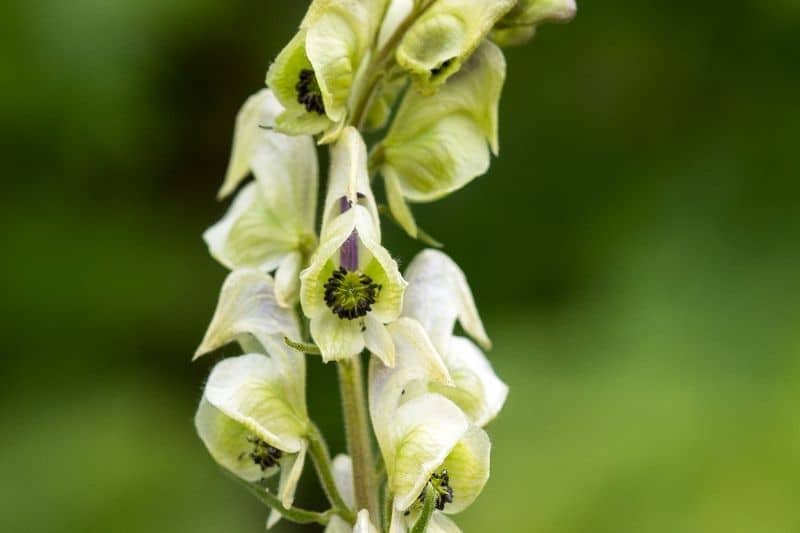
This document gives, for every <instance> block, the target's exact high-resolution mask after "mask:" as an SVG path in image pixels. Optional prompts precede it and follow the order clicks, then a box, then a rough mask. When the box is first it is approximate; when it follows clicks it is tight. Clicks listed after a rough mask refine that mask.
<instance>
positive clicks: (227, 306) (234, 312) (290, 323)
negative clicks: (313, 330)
mask: <svg viewBox="0 0 800 533" xmlns="http://www.w3.org/2000/svg"><path fill="white" fill-rule="evenodd" d="M247 335H252V336H253V337H255V338H256V339H258V341H259V342H260V343H261V344H262V345H263V344H264V343H265V342H268V340H269V338H270V337H273V336H275V337H277V338H278V339H282V338H283V336H289V337H291V338H298V337H299V335H300V334H299V327H298V324H297V318H296V316H295V314H294V313H292V312H291V310H289V309H286V308H284V307H282V306H281V305H280V304H279V302H278V300H277V298H276V296H275V283H274V281H273V280H272V277H271V276H270V275H269V274H265V273H263V272H260V271H258V270H253V269H240V270H234V271H233V272H231V273H230V274H228V277H227V278H225V282H224V283H223V285H222V290H221V291H220V296H219V301H218V303H217V308H216V310H215V311H214V316H213V318H212V319H211V324H210V325H209V326H208V330H207V331H206V334H205V337H204V338H203V341H202V342H201V343H200V346H199V347H198V348H197V351H196V352H195V355H194V358H195V359H197V358H198V357H200V356H202V355H204V354H207V353H209V352H211V351H213V350H216V349H217V348H220V347H222V346H223V345H225V344H228V343H229V342H232V341H235V340H236V341H241V340H242V337H244V336H247Z"/></svg>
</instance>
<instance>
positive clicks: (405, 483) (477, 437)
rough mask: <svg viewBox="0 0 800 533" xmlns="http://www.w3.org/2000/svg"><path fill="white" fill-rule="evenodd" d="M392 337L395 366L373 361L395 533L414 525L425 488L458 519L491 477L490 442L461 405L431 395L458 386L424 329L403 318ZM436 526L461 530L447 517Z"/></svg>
mask: <svg viewBox="0 0 800 533" xmlns="http://www.w3.org/2000/svg"><path fill="white" fill-rule="evenodd" d="M389 330H390V333H391V335H392V338H393V340H394V342H395V346H396V350H397V359H396V366H395V368H388V367H386V366H384V365H382V364H381V363H380V362H378V361H377V360H375V359H373V360H372V361H371V363H370V375H369V405H370V416H371V418H372V424H373V427H374V429H375V436H376V438H377V440H378V444H379V446H380V449H381V453H382V455H383V459H384V463H385V464H386V473H387V478H388V487H389V490H390V491H391V493H392V498H393V500H392V509H393V511H392V533H395V532H402V531H406V529H407V527H409V525H411V524H413V522H414V520H415V519H416V516H417V515H418V513H419V510H420V507H421V495H422V494H423V491H424V490H425V488H426V486H429V485H430V486H431V487H432V489H433V490H435V491H436V509H437V510H438V511H443V512H446V513H457V512H460V511H461V510H463V509H465V508H466V507H467V506H469V505H470V503H472V501H473V500H474V499H475V498H476V497H477V495H478V494H479V493H480V491H481V490H482V489H483V486H484V484H485V483H486V480H487V479H488V477H489V452H490V443H489V438H488V436H487V435H486V433H485V432H484V431H483V430H482V429H480V428H478V427H477V426H475V425H473V424H472V423H471V422H470V420H469V418H468V417H467V416H466V415H465V414H464V413H463V412H462V411H461V409H459V407H458V406H457V405H456V404H454V403H453V402H452V401H450V400H448V399H447V398H445V397H444V396H442V395H440V394H435V393H430V392H427V391H426V386H427V384H428V383H429V382H436V383H439V384H441V385H442V386H447V385H450V384H452V382H451V380H450V378H449V375H448V372H447V368H446V367H445V366H444V363H443V362H442V360H441V358H440V357H439V355H438V353H437V352H436V350H435V349H434V347H433V345H432V344H431V342H430V340H429V339H428V336H427V335H426V334H425V331H424V330H423V329H422V326H421V325H420V324H419V323H418V322H416V321H414V320H412V319H409V318H401V319H399V320H397V321H396V322H394V323H392V324H390V325H389ZM433 523H434V524H435V525H436V527H438V526H441V527H443V528H444V529H443V531H457V528H456V529H452V528H450V529H447V528H448V527H449V526H450V525H452V524H451V523H450V522H449V521H447V520H446V519H445V518H444V517H439V518H435V521H434V522H433ZM431 527H433V526H431ZM453 527H455V526H453Z"/></svg>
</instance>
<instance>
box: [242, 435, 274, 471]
mask: <svg viewBox="0 0 800 533" xmlns="http://www.w3.org/2000/svg"><path fill="white" fill-rule="evenodd" d="M247 442H249V443H251V444H252V445H253V451H252V452H250V454H249V455H248V457H249V458H250V459H251V460H252V461H253V462H254V463H255V464H256V465H257V466H258V467H259V468H261V471H262V472H265V471H267V470H268V469H270V468H272V467H274V466H279V465H278V461H279V460H280V458H281V457H283V452H282V451H281V450H279V449H278V448H275V447H273V446H270V445H269V444H267V443H266V442H264V441H263V440H261V439H259V438H258V437H254V436H250V437H247Z"/></svg>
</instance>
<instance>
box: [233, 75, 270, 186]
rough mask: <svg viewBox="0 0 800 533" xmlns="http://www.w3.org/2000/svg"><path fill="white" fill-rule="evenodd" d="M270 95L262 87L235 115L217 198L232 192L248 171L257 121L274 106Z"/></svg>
mask: <svg viewBox="0 0 800 533" xmlns="http://www.w3.org/2000/svg"><path fill="white" fill-rule="evenodd" d="M271 97H272V92H271V91H269V90H268V89H262V90H261V91H259V92H257V93H256V94H254V95H253V96H251V97H250V98H248V99H247V100H246V101H245V103H244V105H243V106H242V108H241V109H240V110H239V113H238V114H237V115H236V126H235V128H234V131H233V148H232V150H231V159H230V162H229V163H228V170H227V172H226V173H225V181H224V183H223V184H222V188H221V189H220V190H219V194H218V196H219V198H224V197H226V196H228V195H229V194H230V193H232V192H233V191H234V190H235V189H236V187H237V186H238V185H239V184H240V183H241V182H242V180H244V179H245V178H246V177H247V175H248V174H249V173H250V162H251V157H252V154H253V149H254V147H255V144H256V142H257V140H258V135H259V128H258V125H259V122H260V121H261V120H263V119H264V118H265V117H264V115H265V114H267V113H270V111H272V110H273V107H274V105H273V103H272V101H271V100H274V97H272V98H271ZM275 103H277V101H275ZM275 116H277V114H275V115H274V116H272V117H271V118H272V122H274V119H275ZM269 125H271V124H269Z"/></svg>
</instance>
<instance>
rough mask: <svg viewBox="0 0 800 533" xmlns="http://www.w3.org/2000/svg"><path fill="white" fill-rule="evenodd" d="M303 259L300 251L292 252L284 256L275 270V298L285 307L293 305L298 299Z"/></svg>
mask: <svg viewBox="0 0 800 533" xmlns="http://www.w3.org/2000/svg"><path fill="white" fill-rule="evenodd" d="M302 261H303V255H302V254H301V253H300V252H292V253H290V254H289V255H287V256H286V257H284V259H283V261H281V264H280V265H279V266H278V270H277V271H276V272H275V299H276V300H277V301H278V304H279V305H281V306H283V307H291V306H292V304H293V303H295V302H296V301H297V298H298V293H299V291H300V268H301V267H302Z"/></svg>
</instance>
